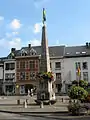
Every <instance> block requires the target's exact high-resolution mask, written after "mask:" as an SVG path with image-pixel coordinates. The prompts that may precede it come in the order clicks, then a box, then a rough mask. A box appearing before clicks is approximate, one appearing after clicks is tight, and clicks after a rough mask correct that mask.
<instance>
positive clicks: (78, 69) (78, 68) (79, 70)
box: [78, 67, 81, 76]
mask: <svg viewBox="0 0 90 120" xmlns="http://www.w3.org/2000/svg"><path fill="white" fill-rule="evenodd" d="M80 72H81V71H80V68H79V67H78V76H80Z"/></svg>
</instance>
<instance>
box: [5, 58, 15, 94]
mask: <svg viewBox="0 0 90 120" xmlns="http://www.w3.org/2000/svg"><path fill="white" fill-rule="evenodd" d="M15 64H16V61H15V59H6V60H5V61H4V80H3V92H4V94H5V95H10V94H11V95H13V94H15V84H16V77H15V76H16V70H15Z"/></svg>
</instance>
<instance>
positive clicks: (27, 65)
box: [26, 61, 28, 69]
mask: <svg viewBox="0 0 90 120" xmlns="http://www.w3.org/2000/svg"><path fill="white" fill-rule="evenodd" d="M26 69H28V61H26Z"/></svg>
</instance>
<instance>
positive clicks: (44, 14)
mask: <svg viewBox="0 0 90 120" xmlns="http://www.w3.org/2000/svg"><path fill="white" fill-rule="evenodd" d="M44 21H46V11H45V9H44V8H43V23H44Z"/></svg>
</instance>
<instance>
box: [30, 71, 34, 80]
mask: <svg viewBox="0 0 90 120" xmlns="http://www.w3.org/2000/svg"><path fill="white" fill-rule="evenodd" d="M30 79H31V80H32V79H35V72H31V73H30Z"/></svg>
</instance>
